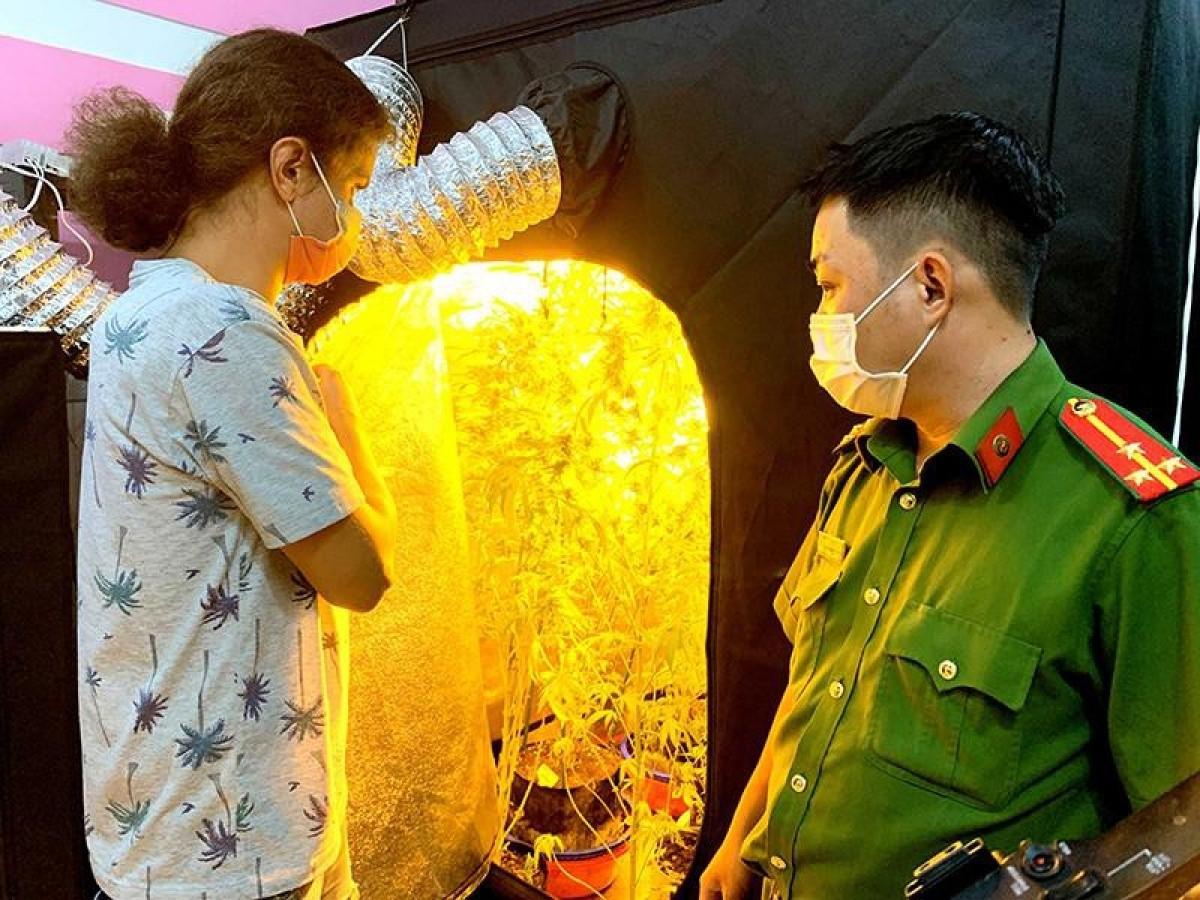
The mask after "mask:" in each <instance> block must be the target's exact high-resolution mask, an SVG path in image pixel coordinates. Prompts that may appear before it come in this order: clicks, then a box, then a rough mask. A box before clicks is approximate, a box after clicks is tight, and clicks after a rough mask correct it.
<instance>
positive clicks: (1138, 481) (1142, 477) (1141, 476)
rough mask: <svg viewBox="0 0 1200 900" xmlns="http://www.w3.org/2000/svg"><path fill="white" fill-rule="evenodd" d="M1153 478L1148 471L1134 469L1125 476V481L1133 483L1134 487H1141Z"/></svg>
mask: <svg viewBox="0 0 1200 900" xmlns="http://www.w3.org/2000/svg"><path fill="white" fill-rule="evenodd" d="M1153 477H1154V476H1153V475H1151V474H1150V473H1149V472H1148V471H1147V470H1146V469H1134V470H1133V471H1132V472H1130V473H1129V474H1128V475H1126V476H1125V480H1126V481H1132V482H1133V486H1134V487H1141V486H1142V485H1143V484H1145V483H1146V482H1147V481H1149V480H1150V479H1151V478H1153Z"/></svg>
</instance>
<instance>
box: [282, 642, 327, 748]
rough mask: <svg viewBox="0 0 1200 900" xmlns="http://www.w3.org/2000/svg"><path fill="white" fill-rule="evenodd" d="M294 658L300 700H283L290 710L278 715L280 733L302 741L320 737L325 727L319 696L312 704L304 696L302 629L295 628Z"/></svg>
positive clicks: (290, 738) (289, 738)
mask: <svg viewBox="0 0 1200 900" xmlns="http://www.w3.org/2000/svg"><path fill="white" fill-rule="evenodd" d="M296 658H297V671H298V673H299V675H300V702H299V703H296V702H294V701H292V700H285V701H284V702H285V703H286V704H287V707H288V709H289V710H291V712H288V713H284V714H283V715H282V716H280V717H279V718H280V720H281V721H282V722H283V727H282V728H281V729H279V733H280V734H286V735H287V738H288V740H289V741H290V740H292V739H293V738H294V739H295V740H297V741H304V740H305V739H306V738H309V737H320V736H321V731H322V729H324V727H325V714H324V713H323V712H322V711H321V698H320V697H318V698H317V699H316V702H315V703H313V705H312V706H308V705H307V703H306V701H305V698H304V630H303V629H299V628H298V629H296Z"/></svg>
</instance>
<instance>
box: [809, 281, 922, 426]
mask: <svg viewBox="0 0 1200 900" xmlns="http://www.w3.org/2000/svg"><path fill="white" fill-rule="evenodd" d="M916 269H917V263H913V264H912V265H911V266H909V267H908V269H907V270H906V271H905V272H904V274H903V275H901V276H900V277H899V278H897V279H896V280H895V281H893V282H892V283H891V284H890V285H889V286H888V287H886V288H884V290H883V291H882V292H881V293H880V294H879V296H878V297H876V298H875V299H874V300H872V301H871V302H870V303H868V304H867V306H866V308H865V309H864V310H863V311H862V312H861V313H859V314H858V316H857V317H856V316H854V315H853V314H852V313H836V314H822V313H813V315H812V316H811V317H810V318H809V324H808V331H809V335H810V336H811V337H812V345H813V354H812V358H811V359H810V360H809V365H810V366H811V367H812V370H813V374H814V375H816V377H817V381H818V382H819V383H820V385H821V387H823V388H825V390H826V391H828V392H829V394H830V396H832V397H833V399H834V400H836V401H837V402H838V403H839V404H840V405H841V406H843V407H844V408H846V409H848V410H850V411H851V412H856V413H860V414H862V415H864V416H882V417H883V418H886V419H894V418H896V417H897V416H899V415H900V405H901V404H902V403H903V401H904V390H905V388H906V387H907V385H908V370H909V369H910V368H912V365H913V363H915V362H916V361H917V359H918V358H919V357H920V355H921V354H922V353H923V352H924V351H925V348H926V347H928V346H929V342H930V341H931V340H933V336H934V335H935V334H936V333H937V330H938V328H939V327H940V325H941V323H940V322H939V323H938V324H937V325H934V326H933V328H931V329H930V330H929V333H928V334H927V335H925V339H924V340H923V341H922V342H921V345H920V346H919V347H917V350H916V352H915V353H914V354H913V355H912V357H911V358H910V359H909V360H908V362H906V363H905V364H904V367H903V368H901V369H900V371H899V372H868V371H866V370H865V369H864V368H863V367H862V366H861V365H859V363H858V356H857V354H856V349H855V348H856V344H857V343H858V324H859V323H860V322H862V320H863V319H865V318H866V317H867V316H868V315H870V314H871V313H872V312H873V311H874V310H875V307H877V306H878V305H879V304H880V303H882V302H883V300H884V299H885V298H886V297H887V296H888V295H889V294H891V293H892V291H894V290H895V289H896V288H897V287H899V286H900V285H901V284H902V283H903V282H904V279H906V278H908V276H909V275H911V274H912V273H913V272H915V271H916Z"/></svg>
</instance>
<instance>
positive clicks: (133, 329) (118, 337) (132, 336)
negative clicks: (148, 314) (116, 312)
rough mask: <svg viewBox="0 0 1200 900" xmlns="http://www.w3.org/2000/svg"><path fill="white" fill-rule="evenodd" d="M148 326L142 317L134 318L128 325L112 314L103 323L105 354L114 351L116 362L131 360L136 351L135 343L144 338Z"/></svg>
mask: <svg viewBox="0 0 1200 900" xmlns="http://www.w3.org/2000/svg"><path fill="white" fill-rule="evenodd" d="M148 326H149V323H148V322H146V321H145V320H144V319H142V320H136V319H135V320H134V321H133V322H130V323H129V324H128V325H122V324H121V320H120V319H118V318H117V317H116V316H113V317H112V318H111V319H109V320H108V321H107V322H105V323H104V353H105V355H108V354H109V353H113V352H115V353H116V354H117V362H118V363H124V361H125V360H127V359H129V360H132V359H133V357H134V355H135V354H136V352H137V345H138V344H140V343H141V342H142V341H144V340H145V339H146V335H147V333H148V331H147V329H148Z"/></svg>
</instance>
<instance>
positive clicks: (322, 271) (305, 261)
mask: <svg viewBox="0 0 1200 900" xmlns="http://www.w3.org/2000/svg"><path fill="white" fill-rule="evenodd" d="M312 161H313V167H314V168H316V170H317V175H319V176H320V178H321V184H323V185H324V186H325V193H326V194H328V195H329V202H330V203H332V204H333V209H334V214H335V215H336V217H337V223H338V232H337V234H335V235H334V236H333V237H331V238H330V239H329V240H327V241H322V240H318V239H317V238H315V237H312V236H311V235H306V234H305V233H304V231H303V230H302V229H301V228H300V222H299V221H298V220H297V219H296V212H295V210H293V209H292V204H291V203H288V205H287V208H288V212H289V213H290V214H291V216H292V224H293V225H294V226H295V227H296V233H295V234H293V235H292V236H291V238H290V240H289V241H288V257H287V264H286V265H285V266H284V270H283V280H284V283H285V284H292V283H295V282H301V283H303V284H321V283H322V282H325V281H328V280H329V279H330V278H332V277H333V276H334V275H336V274H337V273H338V272H340V271H342V269H344V268H346V266H347V265H349V264H350V260H351V259H352V258H353V257H354V252H355V251H356V250H357V249H358V236H359V232H360V231H361V230H362V213H360V212H359V211H358V210H357V209H355V208H354V207H353V206H349V205H347V204H345V203H342V202H341V201H340V200H338V199H337V198H336V197H334V196H333V191H332V190H331V189H330V187H329V182H328V181H327V180H326V179H325V173H324V172H322V171H321V164H320V163H319V162H317V157H316V154H313V155H312Z"/></svg>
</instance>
